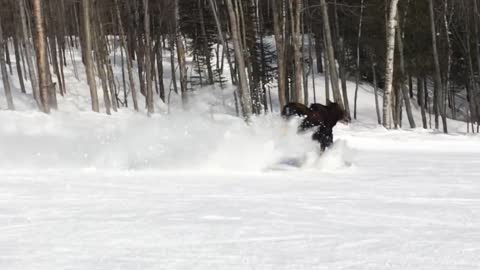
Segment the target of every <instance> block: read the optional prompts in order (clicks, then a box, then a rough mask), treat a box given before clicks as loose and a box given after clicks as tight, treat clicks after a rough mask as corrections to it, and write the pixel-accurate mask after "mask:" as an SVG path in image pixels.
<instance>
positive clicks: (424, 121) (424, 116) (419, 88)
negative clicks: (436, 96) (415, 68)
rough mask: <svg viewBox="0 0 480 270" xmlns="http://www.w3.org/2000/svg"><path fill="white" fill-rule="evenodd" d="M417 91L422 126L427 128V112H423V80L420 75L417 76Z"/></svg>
mask: <svg viewBox="0 0 480 270" xmlns="http://www.w3.org/2000/svg"><path fill="white" fill-rule="evenodd" d="M417 91H418V95H419V96H420V99H419V100H418V101H419V103H420V111H421V114H422V124H423V128H424V129H427V128H428V126H427V114H426V113H425V98H424V96H425V94H424V87H423V80H422V78H421V77H420V76H419V77H417Z"/></svg>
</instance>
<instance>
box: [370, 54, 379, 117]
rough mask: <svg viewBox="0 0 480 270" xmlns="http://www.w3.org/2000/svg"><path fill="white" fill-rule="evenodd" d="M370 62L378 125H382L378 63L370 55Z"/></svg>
mask: <svg viewBox="0 0 480 270" xmlns="http://www.w3.org/2000/svg"><path fill="white" fill-rule="evenodd" d="M370 62H371V63H372V74H373V94H374V96H375V111H376V112H377V121H378V124H379V125H381V124H382V116H381V113H380V104H379V102H378V86H377V69H376V66H377V63H376V62H375V60H374V58H373V55H372V54H371V53H370Z"/></svg>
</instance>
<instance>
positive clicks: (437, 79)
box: [428, 0, 448, 133]
mask: <svg viewBox="0 0 480 270" xmlns="http://www.w3.org/2000/svg"><path fill="white" fill-rule="evenodd" d="M428 1H429V6H430V24H431V29H432V47H433V60H434V64H435V74H434V83H435V95H436V96H437V100H436V102H435V101H434V104H433V106H434V108H436V111H440V114H441V116H442V122H443V132H444V133H448V129H447V118H446V115H445V114H446V113H445V112H444V108H445V107H444V105H443V102H444V98H443V96H444V95H443V94H444V92H445V91H444V87H443V83H442V75H441V71H440V60H439V58H438V48H437V31H436V26H435V11H434V6H433V0H428ZM435 117H436V118H437V116H435ZM435 128H438V121H437V119H435Z"/></svg>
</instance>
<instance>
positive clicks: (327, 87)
mask: <svg viewBox="0 0 480 270" xmlns="http://www.w3.org/2000/svg"><path fill="white" fill-rule="evenodd" d="M323 33H324V35H323V36H324V37H323V42H322V43H323V44H322V46H323V49H324V50H323V51H324V52H326V51H327V42H326V41H325V40H326V39H325V31H323ZM323 62H324V63H325V65H324V66H325V68H324V74H325V104H328V103H329V102H330V63H329V62H328V56H327V53H324V54H323Z"/></svg>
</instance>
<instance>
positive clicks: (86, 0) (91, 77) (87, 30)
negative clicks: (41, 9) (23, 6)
mask: <svg viewBox="0 0 480 270" xmlns="http://www.w3.org/2000/svg"><path fill="white" fill-rule="evenodd" d="M37 1H38V0H37ZM82 7H83V31H84V38H85V41H84V42H83V43H84V46H85V53H84V57H85V68H86V72H87V80H88V86H89V87H90V96H91V99H92V110H93V111H94V112H99V111H100V106H99V103H98V94H97V84H96V81H95V74H94V70H93V61H92V30H91V22H90V17H91V16H90V15H91V13H90V12H91V11H90V0H82Z"/></svg>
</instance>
